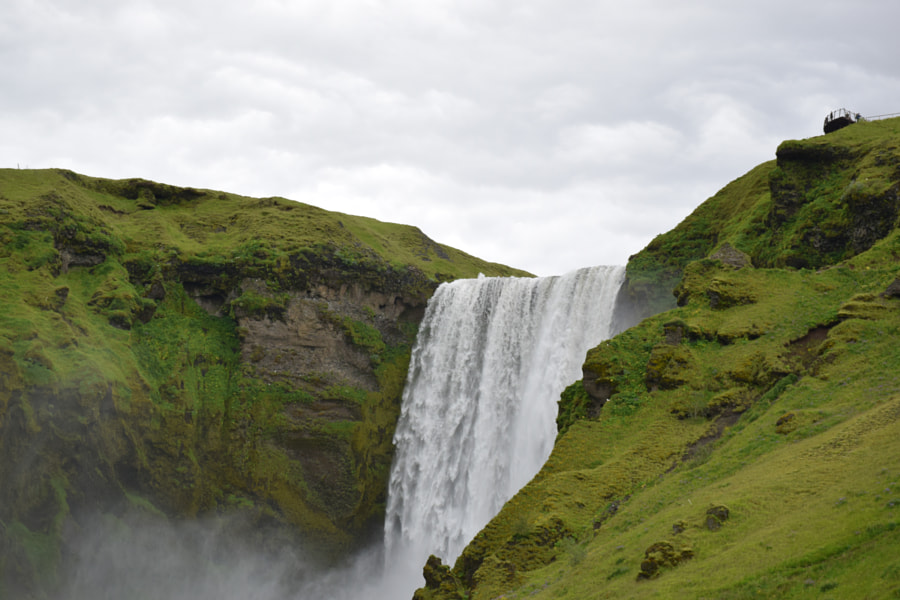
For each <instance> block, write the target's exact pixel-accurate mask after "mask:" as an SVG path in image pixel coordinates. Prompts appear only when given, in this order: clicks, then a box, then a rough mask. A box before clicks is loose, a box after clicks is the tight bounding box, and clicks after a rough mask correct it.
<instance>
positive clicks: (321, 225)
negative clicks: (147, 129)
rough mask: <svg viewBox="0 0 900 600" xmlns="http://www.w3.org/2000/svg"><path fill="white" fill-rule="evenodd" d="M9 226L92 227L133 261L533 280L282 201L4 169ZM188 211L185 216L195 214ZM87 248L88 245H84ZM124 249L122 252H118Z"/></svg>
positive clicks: (385, 226) (410, 236)
mask: <svg viewBox="0 0 900 600" xmlns="http://www.w3.org/2000/svg"><path fill="white" fill-rule="evenodd" d="M0 194H2V196H0V200H2V207H0V210H2V211H3V212H2V213H0V216H2V222H4V223H10V224H11V223H15V222H20V221H23V220H28V216H29V215H31V216H32V218H33V219H34V218H40V217H42V216H43V217H55V218H57V220H60V221H61V222H60V223H59V226H66V225H67V219H75V220H76V221H78V222H80V223H83V224H89V225H90V226H92V227H89V229H91V231H87V232H85V233H84V235H85V236H87V237H88V238H90V237H91V235H92V234H93V235H94V236H95V237H96V238H97V240H96V241H97V242H98V243H106V244H112V245H113V246H114V247H115V249H117V250H121V251H124V252H125V253H128V254H133V253H140V252H146V251H152V252H158V251H162V250H167V251H169V252H173V251H174V252H177V253H179V254H181V255H183V256H185V257H191V256H197V257H206V258H209V259H214V258H221V259H233V260H240V259H241V258H248V257H249V256H251V255H252V254H253V253H255V252H264V253H267V254H268V255H269V256H270V261H272V262H273V263H276V264H277V262H278V260H279V259H281V260H282V262H283V261H284V260H285V256H286V255H289V254H290V253H295V252H299V251H302V250H309V249H315V248H318V247H321V246H323V245H326V246H330V247H332V248H333V249H334V250H335V251H336V252H338V253H339V254H340V255H341V256H342V257H344V258H346V259H347V260H348V261H353V260H366V259H371V258H372V257H378V258H379V259H380V260H382V261H384V262H385V263H387V264H390V265H394V266H414V267H416V268H418V269H420V270H421V271H422V272H423V273H425V274H426V275H427V276H428V277H429V278H431V279H438V280H440V279H451V278H459V277H474V276H476V275H478V273H479V272H484V273H485V274H493V275H520V276H527V275H528V273H526V272H524V271H521V270H517V269H511V268H509V267H506V266H503V265H499V264H497V263H489V262H486V261H483V260H480V259H477V258H475V257H472V256H470V255H468V254H465V253H464V252H461V251H459V250H456V249H454V248H450V247H447V246H443V245H438V244H437V243H435V242H434V241H432V240H430V239H429V238H428V237H427V236H425V235H424V234H423V233H422V232H421V231H420V230H419V229H418V228H416V227H412V226H408V225H398V224H393V223H383V222H380V221H377V220H375V219H370V218H367V217H358V216H352V215H346V214H342V213H335V212H331V211H326V210H323V209H320V208H317V207H314V206H310V205H308V204H303V203H300V202H294V201H290V200H285V199H283V198H263V199H256V198H247V197H242V196H237V195H234V194H228V193H224V192H215V191H210V190H198V189H193V188H177V187H173V186H168V185H165V184H158V183H154V182H150V181H145V180H138V179H129V180H108V179H100V178H92V177H86V176H83V175H78V174H75V173H72V172H71V171H63V170H53V169H51V170H32V171H20V170H16V169H0ZM188 208H189V210H186V209H188ZM81 241H90V239H88V240H81ZM119 244H121V247H119Z"/></svg>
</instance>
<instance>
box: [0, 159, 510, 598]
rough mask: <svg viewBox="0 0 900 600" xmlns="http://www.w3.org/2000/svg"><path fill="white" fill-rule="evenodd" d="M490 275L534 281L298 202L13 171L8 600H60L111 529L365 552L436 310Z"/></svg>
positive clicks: (6, 438) (5, 303)
mask: <svg viewBox="0 0 900 600" xmlns="http://www.w3.org/2000/svg"><path fill="white" fill-rule="evenodd" d="M480 272H483V273H485V274H486V275H523V274H524V273H522V272H521V271H516V270H513V269H509V268H507V267H503V266H501V265H496V264H492V263H487V262H484V261H481V260H479V259H476V258H474V257H471V256H468V255H466V254H464V253H462V252H460V251H458V250H455V249H453V248H448V247H445V246H440V245H438V244H437V243H435V242H434V241H432V240H430V239H429V238H428V237H426V236H425V235H424V234H423V233H422V232H421V231H419V230H418V229H416V228H414V227H409V226H404V225H395V224H389V223H380V222H378V221H375V220H372V219H366V218H363V217H354V216H350V215H343V214H338V213H332V212H328V211H324V210H321V209H318V208H315V207H312V206H307V205H304V204H300V203H296V202H291V201H288V200H284V199H281V198H267V199H253V198H243V197H239V196H235V195H232V194H226V193H220V192H212V191H207V190H194V189H186V188H176V187H172V186H167V185H163V184H158V183H153V182H149V181H144V180H124V181H110V180H104V179H97V178H91V177H85V176H82V175H78V174H75V173H72V172H69V171H59V170H44V171H19V170H9V169H6V170H0V450H2V455H3V461H0V482H2V483H0V598H3V597H37V598H40V597H46V596H48V595H50V594H52V593H53V588H54V586H55V585H56V583H57V580H58V579H57V569H58V567H59V564H60V561H61V560H64V558H65V556H64V554H65V553H64V551H63V550H62V549H61V548H63V546H62V545H61V539H62V537H61V536H63V535H64V530H65V528H66V527H68V528H69V529H70V530H71V529H72V528H75V529H77V527H78V526H79V524H80V523H81V519H82V518H85V517H84V515H85V514H86V513H88V512H91V511H101V512H107V513H109V514H114V515H118V514H120V512H121V511H122V510H126V509H127V510H140V511H145V512H149V513H152V514H156V515H166V516H167V517H168V518H173V519H178V518H191V517H195V516H203V515H219V514H233V513H241V518H242V522H244V523H247V524H248V526H249V527H251V528H253V529H254V530H255V531H260V532H269V533H266V534H260V535H269V534H270V533H271V534H272V535H276V534H277V536H278V537H280V538H287V539H288V541H291V540H293V541H296V540H297V539H302V540H303V543H304V548H305V549H307V550H310V551H311V550H316V551H318V555H320V556H322V558H323V561H324V562H328V561H331V560H334V559H338V558H340V557H342V556H344V555H346V553H347V552H349V551H351V550H352V549H354V548H355V547H357V546H358V545H359V544H361V543H362V542H363V541H364V540H366V539H367V538H368V536H369V535H370V533H371V531H372V530H373V529H375V528H377V526H378V525H379V524H380V522H381V521H382V519H383V513H384V505H385V494H386V489H387V477H388V471H389V468H390V461H391V457H392V453H393V447H392V443H391V440H392V436H393V431H394V426H395V423H396V421H397V418H398V415H399V408H400V397H401V394H402V388H403V382H404V380H405V377H406V371H407V367H408V362H409V353H410V348H411V345H412V343H413V341H414V338H415V333H416V329H417V325H418V320H419V319H420V318H421V315H422V312H423V309H424V304H425V302H426V300H427V298H428V297H429V296H430V295H431V293H432V292H433V290H434V289H435V287H436V286H437V285H438V284H439V282H441V281H444V280H449V279H454V278H457V277H474V276H476V275H477V274H478V273H480ZM67 523H68V525H66V524H67Z"/></svg>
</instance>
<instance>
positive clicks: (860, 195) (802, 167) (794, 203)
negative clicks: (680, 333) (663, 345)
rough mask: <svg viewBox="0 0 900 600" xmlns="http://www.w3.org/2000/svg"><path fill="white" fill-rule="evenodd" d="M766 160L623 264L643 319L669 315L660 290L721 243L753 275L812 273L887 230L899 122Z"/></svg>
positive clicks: (898, 160) (808, 143)
mask: <svg viewBox="0 0 900 600" xmlns="http://www.w3.org/2000/svg"><path fill="white" fill-rule="evenodd" d="M776 157H777V159H776V160H773V161H770V162H766V163H763V164H761V165H759V166H757V167H756V168H754V169H752V170H751V171H750V172H749V173H747V174H745V175H743V176H742V177H739V178H738V179H735V180H734V181H732V182H731V183H729V184H728V185H726V186H725V187H724V188H722V189H721V190H720V191H719V192H718V193H717V194H715V195H714V196H713V197H712V198H709V199H708V200H707V201H706V202H704V203H703V204H701V205H700V206H699V207H697V209H696V210H695V211H694V212H693V213H692V214H691V215H689V216H688V217H687V218H686V219H685V220H684V221H682V222H681V223H680V224H679V225H678V226H677V227H675V228H674V229H673V230H672V231H669V232H667V233H664V234H661V235H659V236H657V237H656V238H655V239H654V240H653V241H651V242H650V244H649V245H648V246H647V247H646V248H645V249H644V250H642V251H641V252H639V253H638V254H636V255H635V256H633V257H631V259H630V260H629V262H628V277H629V281H630V286H631V292H632V296H633V297H635V298H636V299H637V300H638V301H639V302H642V303H644V304H645V306H644V307H642V308H644V309H645V310H644V311H643V312H644V313H645V314H650V313H654V312H658V311H659V310H660V309H665V308H671V306H672V305H673V304H672V303H673V299H672V297H671V295H670V294H669V291H670V290H671V289H672V288H673V287H674V286H675V285H676V284H677V282H678V280H679V279H680V276H681V271H682V269H684V267H685V266H686V265H687V264H688V263H690V262H691V261H694V260H698V259H701V258H705V257H707V256H709V255H710V254H711V253H713V252H714V251H715V250H716V249H718V248H721V247H723V246H724V245H725V244H728V245H730V246H731V247H733V248H736V249H738V250H739V251H741V252H742V253H745V254H746V255H747V256H748V257H749V259H750V261H751V262H752V264H753V265H754V266H755V267H794V268H810V269H816V268H820V267H823V266H827V265H832V264H835V263H837V262H840V261H841V260H844V259H846V258H849V257H851V256H855V255H856V254H859V253H860V252H862V251H864V250H867V249H868V248H870V247H871V246H872V245H873V244H874V243H875V242H876V241H877V240H879V239H881V238H883V237H884V236H885V235H887V233H888V232H890V231H891V230H892V229H893V227H894V224H895V223H894V222H895V220H896V217H897V212H898V200H897V199H898V187H900V186H898V181H900V119H888V120H884V121H872V122H861V123H858V124H855V125H853V126H852V127H847V128H844V129H841V130H839V131H837V132H835V133H832V134H829V135H827V136H819V137H814V138H810V139H805V140H789V141H786V142H784V143H782V144H781V145H780V146H779V147H778V149H777V151H776ZM660 282H662V283H663V285H662V286H658V287H655V288H654V286H655V285H657V284H658V283H660ZM651 288H653V289H652V290H651Z"/></svg>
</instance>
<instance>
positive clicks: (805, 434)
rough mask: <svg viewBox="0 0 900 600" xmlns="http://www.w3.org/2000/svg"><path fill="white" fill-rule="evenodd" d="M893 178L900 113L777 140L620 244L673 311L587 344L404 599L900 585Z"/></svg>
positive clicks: (764, 592) (899, 375) (872, 594)
mask: <svg viewBox="0 0 900 600" xmlns="http://www.w3.org/2000/svg"><path fill="white" fill-rule="evenodd" d="M898 188H900V120H896V119H895V120H891V121H882V122H873V123H861V124H859V125H854V126H851V127H848V128H846V129H845V130H841V131H839V132H837V133H834V134H831V135H828V136H823V137H818V138H813V139H809V140H802V141H790V142H785V143H783V144H782V145H781V146H780V147H779V149H778V153H777V161H772V162H769V163H765V164H763V165H760V166H759V167H757V168H755V169H753V170H752V171H750V172H749V173H748V174H747V175H745V176H743V177H741V178H739V179H737V180H736V181H734V182H732V183H730V184H729V185H728V186H726V187H725V188H723V190H722V191H721V192H719V193H718V194H717V195H716V196H714V197H713V198H711V199H709V200H708V201H707V202H705V203H704V204H703V205H701V206H700V207H699V208H698V209H697V210H696V211H695V212H694V213H693V214H692V215H691V216H690V217H688V218H687V219H685V221H684V222H683V223H681V224H680V225H679V226H678V227H677V228H675V229H674V230H673V231H671V232H669V233H666V234H663V235H661V236H659V237H658V238H657V239H655V240H654V241H653V242H652V243H651V244H650V245H649V246H648V247H647V248H646V249H645V250H644V251H642V252H641V253H639V254H638V255H636V256H635V257H633V259H632V261H631V263H630V264H629V267H628V268H629V275H630V276H631V277H632V278H633V281H632V283H633V284H635V283H636V284H637V285H638V286H640V285H644V284H647V283H649V282H650V281H651V279H652V278H653V277H659V276H661V275H666V274H668V276H669V277H670V279H669V282H670V283H669V285H668V290H666V293H671V290H672V288H673V287H675V290H674V291H675V295H673V297H672V301H671V304H670V306H674V305H675V304H676V302H675V300H676V297H677V305H678V306H677V307H674V308H672V309H671V310H668V311H666V312H663V313H661V314H658V315H656V316H653V317H651V318H648V319H646V320H644V321H642V322H641V323H639V324H638V325H636V326H634V327H632V328H631V329H628V330H626V331H625V332H623V333H622V334H620V335H618V336H617V337H615V338H613V339H611V340H608V341H606V342H603V343H602V344H600V345H599V346H598V347H596V348H594V349H592V350H591V351H589V353H588V355H587V357H586V361H585V364H584V379H583V380H581V381H578V382H576V383H574V384H573V385H572V386H570V387H569V388H568V389H567V390H566V391H565V392H564V393H563V395H562V398H561V400H560V410H559V418H558V424H559V427H560V434H559V437H558V438H557V443H556V446H555V448H554V450H553V453H552V455H551V456H550V458H549V460H548V461H547V463H546V464H545V466H544V467H543V469H542V470H541V472H540V473H539V474H538V475H537V476H536V477H535V478H534V480H533V481H532V482H531V483H529V484H528V485H526V486H525V487H524V488H523V489H522V490H521V491H520V492H519V494H518V495H516V496H515V497H514V498H513V499H512V500H510V502H509V503H507V505H506V506H505V507H504V508H503V510H502V511H501V512H500V513H499V515H498V516H497V517H496V518H495V519H494V520H493V521H492V522H491V523H490V524H488V525H487V526H486V527H485V529H484V530H483V531H482V532H481V533H480V534H479V535H478V536H476V538H475V539H474V540H473V542H472V543H471V544H470V545H469V546H468V547H467V548H466V550H465V551H464V552H463V554H462V555H461V556H460V558H459V560H457V562H456V564H455V566H453V568H452V569H448V568H447V567H446V566H442V565H440V564H438V563H437V561H435V560H431V561H430V562H429V564H428V565H427V566H426V568H425V575H426V579H427V580H428V584H429V585H428V586H427V587H426V588H423V589H421V590H419V592H417V594H418V595H417V597H418V598H421V599H424V598H469V599H471V600H480V599H494V598H505V599H511V598H537V599H541V598H547V599H549V598H569V599H572V600H576V599H578V600H581V599H584V598H609V599H619V598H634V599H640V598H717V599H722V600H737V599H750V598H754V599H755V598H759V599H763V598H767V599H768V598H834V599H837V598H840V599H854V598H858V599H864V598H897V597H900V563H898V562H897V557H898V556H900V344H898V340H900V279H898V276H900V229H898V214H900V197H898V194H897V190H898ZM647 289H649V286H648V288H647Z"/></svg>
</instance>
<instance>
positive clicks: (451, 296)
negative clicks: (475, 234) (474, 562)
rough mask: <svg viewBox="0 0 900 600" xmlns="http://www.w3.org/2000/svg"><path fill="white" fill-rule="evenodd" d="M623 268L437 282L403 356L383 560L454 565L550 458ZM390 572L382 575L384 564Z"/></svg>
mask: <svg viewBox="0 0 900 600" xmlns="http://www.w3.org/2000/svg"><path fill="white" fill-rule="evenodd" d="M624 276H625V270H624V268H622V267H593V268H587V269H581V270H578V271H574V272H572V273H569V274H567V275H563V276H560V277H540V278H513V277H503V278H501V277H494V278H486V277H483V276H482V277H479V278H478V279H467V280H458V281H454V282H452V283H448V284H443V285H441V286H440V287H439V288H438V289H437V291H436V293H435V294H434V296H433V297H432V299H431V300H430V301H429V303H428V307H427V310H426V313H425V318H424V319H423V321H422V324H421V325H420V329H419V335H418V338H417V341H416V345H415V347H414V348H413V353H412V359H411V362H410V369H409V376H408V378H407V381H406V388H405V390H404V392H403V406H402V412H401V415H400V420H399V422H398V424H397V431H396V434H395V436H394V444H395V447H396V454H395V457H394V463H393V466H392V468H391V477H390V488H389V493H388V505H387V514H386V517H385V551H386V554H387V559H388V561H394V562H404V563H412V564H413V565H414V567H415V569H416V570H417V572H419V573H420V572H421V571H420V569H421V567H422V565H423V564H424V563H425V560H426V559H427V557H428V555H429V554H435V555H438V556H440V557H442V558H443V559H444V561H445V562H450V563H451V564H452V561H453V560H455V558H456V557H457V556H458V555H459V553H460V552H461V551H462V549H463V547H464V546H465V545H466V544H467V543H468V541H469V540H471V539H472V537H474V535H475V534H476V533H478V531H479V530H480V529H481V528H482V527H484V525H485V524H487V522H488V521H489V520H490V519H491V518H492V517H493V516H494V515H495V514H496V513H497V512H498V511H499V510H500V508H501V507H502V506H503V504H504V503H505V502H506V501H507V500H508V499H509V498H511V497H512V495H513V494H515V493H516V491H517V490H518V489H519V488H521V487H522V486H523V485H524V484H526V483H527V482H528V481H529V480H530V479H531V478H532V477H533V476H534V475H535V473H537V471H538V470H539V469H540V467H541V465H542V464H543V463H544V461H546V459H547V457H548V456H549V455H550V451H551V449H552V447H553V442H554V439H555V437H556V403H557V400H558V399H559V395H560V393H561V392H562V390H563V389H565V387H566V386H567V385H569V384H570V383H572V382H574V381H576V380H577V379H580V378H581V365H582V363H583V362H584V357H585V353H586V352H587V350H588V349H589V348H591V347H593V346H596V345H597V344H598V343H600V342H601V341H602V340H604V339H606V338H607V337H609V335H610V322H611V318H612V312H613V306H614V303H615V297H616V294H617V293H618V291H619V287H620V286H621V283H622V280H623V279H624ZM389 569H390V567H389Z"/></svg>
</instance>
